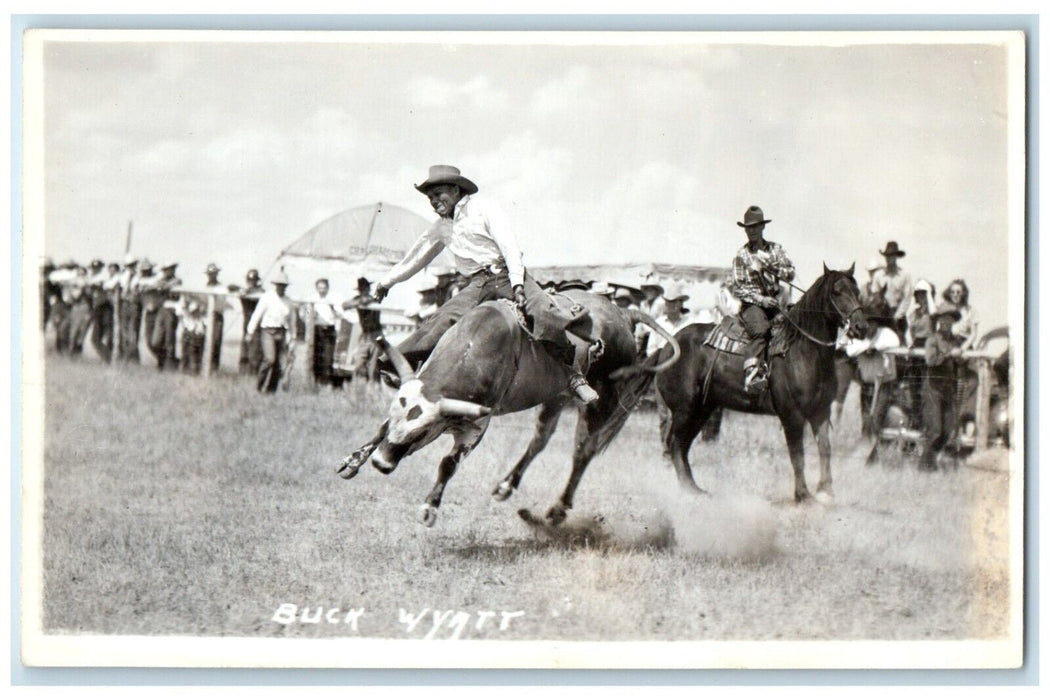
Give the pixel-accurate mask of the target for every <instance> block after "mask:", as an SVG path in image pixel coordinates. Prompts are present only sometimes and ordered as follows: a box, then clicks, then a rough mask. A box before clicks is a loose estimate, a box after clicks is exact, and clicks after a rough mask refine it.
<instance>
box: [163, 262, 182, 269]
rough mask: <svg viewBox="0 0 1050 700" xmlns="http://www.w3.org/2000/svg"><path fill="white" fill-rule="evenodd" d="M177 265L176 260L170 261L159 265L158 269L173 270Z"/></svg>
mask: <svg viewBox="0 0 1050 700" xmlns="http://www.w3.org/2000/svg"><path fill="white" fill-rule="evenodd" d="M178 266H179V264H178V263H177V262H170V263H168V264H167V265H161V268H160V269H162V270H174V269H175V268H176V267H178Z"/></svg>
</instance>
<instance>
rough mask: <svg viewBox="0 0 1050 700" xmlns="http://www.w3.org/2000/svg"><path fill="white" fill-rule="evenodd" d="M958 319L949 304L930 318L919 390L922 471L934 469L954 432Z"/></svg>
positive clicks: (920, 460)
mask: <svg viewBox="0 0 1050 700" xmlns="http://www.w3.org/2000/svg"><path fill="white" fill-rule="evenodd" d="M959 317H960V314H959V310H958V309H956V308H955V307H954V306H952V305H951V304H941V305H940V306H939V307H937V309H936V310H935V311H934V312H933V313H932V314H931V315H930V318H931V320H932V322H933V326H934V332H933V334H932V335H930V337H929V338H927V339H926V346H925V350H926V373H925V376H924V377H923V387H922V390H923V398H922V418H923V424H924V427H925V429H926V443H925V446H924V448H923V451H922V457H921V458H920V459H919V468H920V469H923V470H926V471H933V470H935V469H937V454H938V453H939V452H940V451H941V450H942V449H943V448H944V446H945V445H946V444H948V441H949V440H950V439H951V437H952V432H953V431H954V430H955V423H956V419H957V415H956V410H955V383H956V382H955V376H956V371H957V366H956V365H957V360H958V358H959V357H961V356H962V350H961V349H959V347H958V345H956V343H955V341H954V340H953V338H952V323H954V322H955V321H958V320H959Z"/></svg>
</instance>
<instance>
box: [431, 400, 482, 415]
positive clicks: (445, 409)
mask: <svg viewBox="0 0 1050 700" xmlns="http://www.w3.org/2000/svg"><path fill="white" fill-rule="evenodd" d="M438 411H439V412H440V413H441V415H443V416H445V417H446V418H481V417H482V416H487V415H489V414H490V413H492V409H491V408H489V407H487V406H482V405H481V404H479V403H474V402H473V401H463V400H462V399H441V400H440V401H438Z"/></svg>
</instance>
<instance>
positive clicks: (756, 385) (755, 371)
mask: <svg viewBox="0 0 1050 700" xmlns="http://www.w3.org/2000/svg"><path fill="white" fill-rule="evenodd" d="M766 375H767V371H766V363H765V362H763V361H762V360H760V359H758V358H757V357H749V358H747V360H745V361H744V393H745V394H748V395H750V396H757V395H759V394H761V393H762V392H763V391H765V390H766V386H767V384H768V378H767V376H766Z"/></svg>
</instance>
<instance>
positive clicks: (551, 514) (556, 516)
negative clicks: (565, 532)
mask: <svg viewBox="0 0 1050 700" xmlns="http://www.w3.org/2000/svg"><path fill="white" fill-rule="evenodd" d="M547 522H548V523H550V524H551V525H561V524H562V523H563V522H565V507H564V506H562V505H560V504H559V505H556V506H551V508H550V510H548V511H547Z"/></svg>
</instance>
